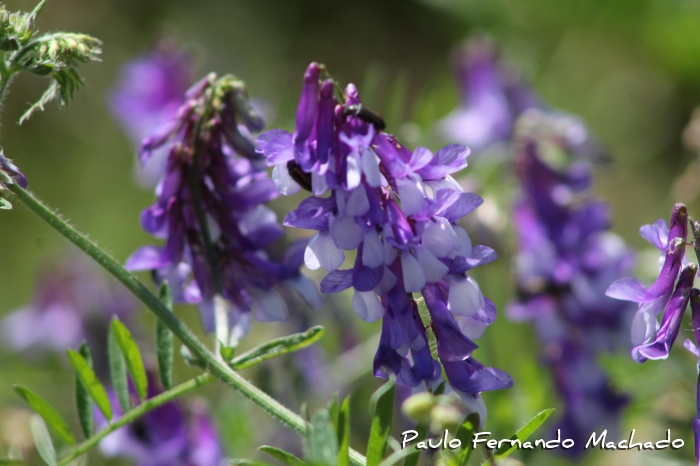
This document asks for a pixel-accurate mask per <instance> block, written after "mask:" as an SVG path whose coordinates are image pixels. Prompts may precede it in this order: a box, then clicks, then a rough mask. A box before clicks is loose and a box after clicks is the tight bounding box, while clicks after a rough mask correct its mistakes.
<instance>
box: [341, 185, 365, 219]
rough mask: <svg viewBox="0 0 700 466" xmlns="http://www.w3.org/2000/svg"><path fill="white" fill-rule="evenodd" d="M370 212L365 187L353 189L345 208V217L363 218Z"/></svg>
mask: <svg viewBox="0 0 700 466" xmlns="http://www.w3.org/2000/svg"><path fill="white" fill-rule="evenodd" d="M368 210H369V199H368V198H367V191H365V188H364V186H359V187H357V188H356V189H353V190H352V191H351V192H350V196H348V200H347V205H346V206H345V215H355V216H358V217H359V216H362V215H365V214H366V213H367V211H368Z"/></svg>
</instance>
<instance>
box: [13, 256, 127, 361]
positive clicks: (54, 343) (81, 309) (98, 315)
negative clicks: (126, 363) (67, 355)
mask: <svg viewBox="0 0 700 466" xmlns="http://www.w3.org/2000/svg"><path fill="white" fill-rule="evenodd" d="M136 309H137V303H136V301H135V299H134V298H133V297H132V296H131V295H130V294H129V293H128V292H127V291H126V289H125V288H123V287H122V285H121V284H117V283H116V282H113V281H107V280H105V279H104V278H102V275H101V274H100V272H99V270H97V269H96V267H95V265H94V264H93V263H92V262H90V261H87V260H85V259H83V258H82V257H79V256H76V257H74V256H73V255H66V257H64V258H62V259H60V260H56V261H54V262H52V263H49V264H46V265H44V266H43V267H42V268H41V271H40V273H39V276H38V278H37V282H36V287H35V290H34V296H33V298H32V301H31V303H30V304H28V305H27V306H25V307H23V308H21V309H18V310H16V311H14V312H12V313H10V314H9V315H8V316H6V317H5V318H4V319H3V320H2V322H1V323H0V333H1V334H2V342H3V343H4V344H5V345H7V346H8V347H10V348H13V349H15V350H18V351H34V352H44V351H47V350H48V351H61V352H62V351H65V350H66V349H68V348H74V349H75V348H77V347H78V346H79V345H80V343H81V342H82V341H83V340H88V341H89V342H90V343H92V344H93V346H95V345H96V344H99V343H101V342H102V341H104V338H105V336H106V332H107V328H108V326H109V322H110V319H111V318H112V316H115V315H116V316H118V317H119V318H120V319H122V320H125V321H128V320H129V319H130V317H131V316H132V315H133V314H134V313H135V311H136ZM98 346H99V345H98ZM100 355H101V353H98V354H96V359H99V358H100Z"/></svg>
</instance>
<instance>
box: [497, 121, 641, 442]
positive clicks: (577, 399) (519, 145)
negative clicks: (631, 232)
mask: <svg viewBox="0 0 700 466" xmlns="http://www.w3.org/2000/svg"><path fill="white" fill-rule="evenodd" d="M521 118H522V119H521V120H520V121H519V122H518V128H517V129H516V134H515V136H514V142H513V146H514V147H513V150H514V154H515V163H516V171H517V175H518V179H519V181H520V184H521V194H520V195H519V197H518V200H517V202H516V205H515V207H514V221H515V226H516V229H517V232H518V237H519V250H518V254H517V256H516V280H517V284H516V287H517V298H516V300H515V302H513V303H511V304H510V306H509V315H510V317H511V318H513V319H515V320H531V321H532V322H533V324H534V327H535V329H536V331H537V334H538V336H539V338H540V340H541V341H542V343H543V345H544V362H545V363H546V365H547V366H548V367H549V368H550V370H551V372H552V375H553V377H554V381H555V386H556V389H557V391H558V393H559V395H560V397H561V398H562V400H563V401H564V403H565V412H564V415H563V417H562V418H561V419H560V421H559V425H558V426H557V428H560V429H562V435H566V436H568V437H569V438H572V439H574V441H575V445H577V446H580V448H578V449H576V448H574V449H571V450H567V452H568V453H570V454H572V455H577V454H582V453H583V452H584V450H583V446H584V445H585V441H586V439H587V437H588V436H590V432H593V431H595V430H596V429H599V428H601V427H604V428H607V427H612V426H613V425H614V424H615V423H616V420H617V418H618V416H619V413H620V410H621V408H622V407H623V406H624V405H625V403H626V397H624V396H622V395H620V394H617V393H616V392H615V391H614V390H613V388H612V387H611V386H610V384H609V381H608V378H607V376H606V374H605V372H604V371H603V370H602V369H601V368H600V367H599V366H598V364H597V363H596V357H597V355H598V354H600V352H602V351H606V350H609V349H612V348H613V347H614V346H615V345H616V344H617V343H618V341H619V340H621V338H620V335H622V332H623V328H625V326H626V325H627V321H628V319H629V317H630V316H629V311H630V308H629V306H627V305H626V304H625V303H621V302H619V301H615V300H613V299H610V298H608V297H606V296H605V293H604V292H605V289H606V288H607V286H608V285H609V284H610V283H612V282H613V281H615V280H616V279H618V278H620V277H622V276H624V275H626V274H628V273H629V272H630V270H631V268H632V266H633V264H634V255H633V253H632V252H631V251H630V250H628V249H627V248H626V247H625V245H624V243H623V242H622V240H621V239H620V238H619V237H618V236H616V235H614V234H612V233H610V232H609V231H607V230H608V228H609V223H610V221H609V218H608V209H607V207H606V206H605V204H604V203H602V202H598V201H595V200H590V199H585V198H584V197H583V196H582V194H583V192H584V191H585V190H586V189H587V188H588V187H589V186H590V183H591V178H590V172H589V169H588V167H587V165H585V164H584V163H583V162H576V163H573V164H569V165H565V166H564V167H557V168H555V167H554V166H553V162H552V161H546V160H545V156H546V155H548V154H551V153H553V152H554V153H556V152H559V153H560V154H561V153H566V152H569V153H570V151H571V148H570V147H569V146H566V145H563V144H562V145H559V146H558V147H557V146H554V147H553V146H552V145H551V143H552V141H557V140H558V141H560V143H561V141H564V139H561V138H560V139H556V138H555V139H550V138H547V139H544V140H543V139H541V138H540V136H541V135H542V134H550V135H552V134H556V133H557V128H556V125H552V122H553V121H555V118H556V116H553V115H551V114H545V113H543V112H540V111H530V112H527V113H526V114H524V115H523V116H522V117H521ZM555 147H556V149H558V151H553V150H552V149H554V148H555Z"/></svg>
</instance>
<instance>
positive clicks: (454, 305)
mask: <svg viewBox="0 0 700 466" xmlns="http://www.w3.org/2000/svg"><path fill="white" fill-rule="evenodd" d="M445 280H446V281H447V283H448V284H449V285H450V291H449V293H448V297H447V309H449V310H450V312H452V313H453V314H456V315H461V316H467V317H471V316H473V315H474V314H475V313H476V311H478V310H479V308H480V307H481V306H482V304H481V291H480V290H479V286H478V285H477V284H476V282H475V281H473V280H468V279H467V278H465V277H456V276H454V275H448V276H447V277H446V278H445Z"/></svg>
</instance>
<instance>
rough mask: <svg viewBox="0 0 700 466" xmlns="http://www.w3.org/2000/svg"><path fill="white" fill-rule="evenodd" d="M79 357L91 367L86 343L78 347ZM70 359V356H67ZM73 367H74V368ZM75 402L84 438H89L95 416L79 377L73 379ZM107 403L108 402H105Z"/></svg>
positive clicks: (90, 356) (93, 426)
mask: <svg viewBox="0 0 700 466" xmlns="http://www.w3.org/2000/svg"><path fill="white" fill-rule="evenodd" d="M80 355H81V356H82V357H83V358H84V359H85V362H86V363H87V364H88V366H89V367H92V364H93V361H92V352H91V351H90V347H89V346H88V344H87V343H83V344H82V345H81V346H80ZM68 357H69V359H70V355H69V356H68ZM74 367H75V366H74ZM76 370H77V369H76ZM75 401H76V404H77V407H78V419H79V420H80V427H81V428H82V430H83V434H84V435H85V438H90V437H92V436H93V435H94V433H95V414H94V412H93V410H92V401H91V398H90V393H89V392H88V389H87V388H86V387H85V385H84V384H83V382H82V380H81V379H80V375H79V374H76V377H75ZM107 402H108V403H109V400H107ZM103 414H104V413H103Z"/></svg>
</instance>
